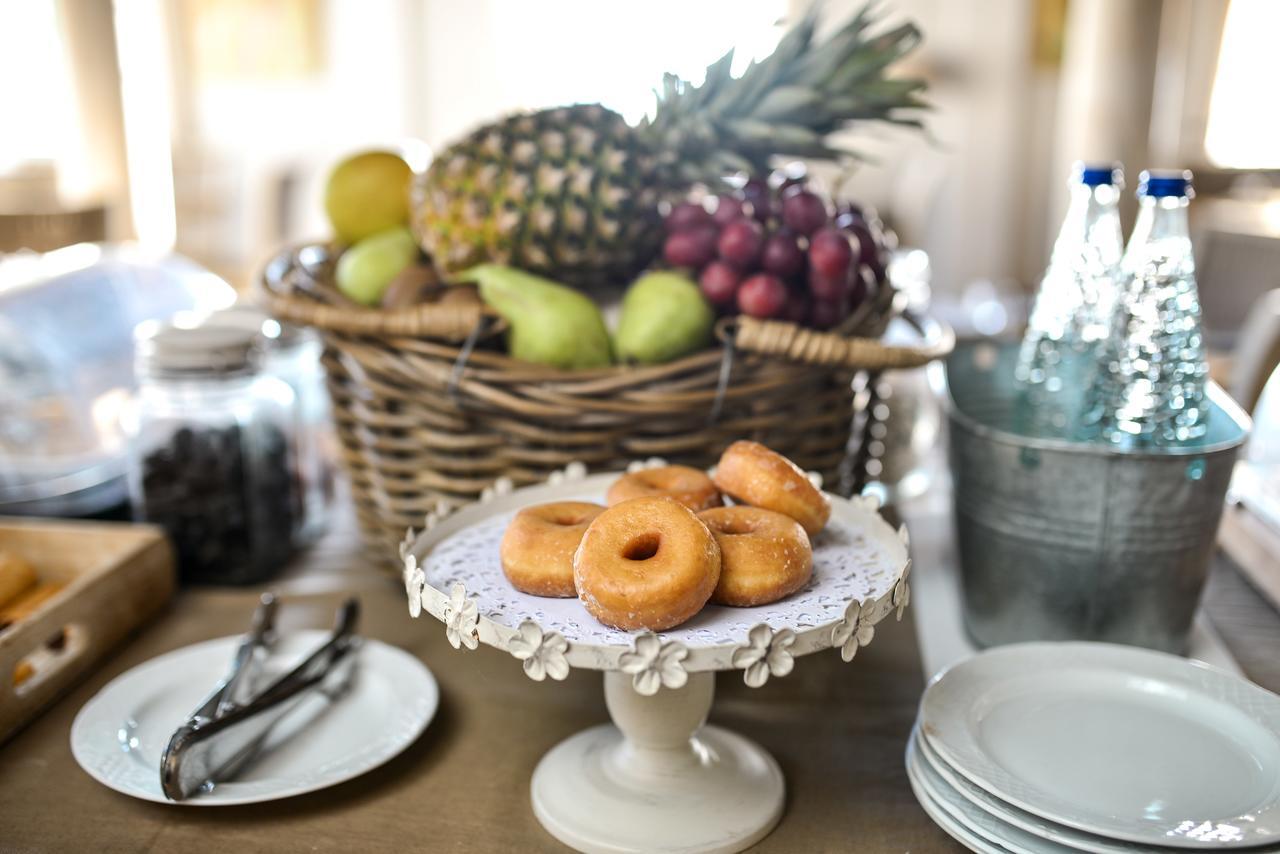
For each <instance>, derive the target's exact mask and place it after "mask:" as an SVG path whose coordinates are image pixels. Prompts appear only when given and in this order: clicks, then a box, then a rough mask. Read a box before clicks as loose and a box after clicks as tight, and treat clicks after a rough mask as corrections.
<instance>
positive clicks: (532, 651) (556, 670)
mask: <svg viewBox="0 0 1280 854" xmlns="http://www.w3.org/2000/svg"><path fill="white" fill-rule="evenodd" d="M568 649H569V642H568V641H566V640H565V639H564V636H562V635H561V634H560V633H559V632H543V631H542V627H541V626H539V625H538V624H537V623H535V622H534V621H533V620H525V621H524V622H523V623H521V624H520V628H519V629H517V630H516V634H515V635H513V636H512V638H511V640H510V641H508V642H507V650H508V651H509V652H510V653H511V654H512V655H514V656H515V657H516V658H518V659H520V660H521V661H523V662H524V672H525V675H526V676H528V677H529V678H530V679H532V680H534V681H535V682H541V681H542V680H543V679H545V678H546V677H548V676H550V677H551V678H552V679H554V680H556V681H557V682H559V681H561V680H563V679H564V678H565V677H567V676H568V675H569V662H568V661H567V660H566V659H565V656H564V654H565V652H566V651H567V650H568Z"/></svg>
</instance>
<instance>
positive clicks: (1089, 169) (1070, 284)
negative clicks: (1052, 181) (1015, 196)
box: [1014, 163, 1124, 437]
mask: <svg viewBox="0 0 1280 854" xmlns="http://www.w3.org/2000/svg"><path fill="white" fill-rule="evenodd" d="M1069 186H1070V189H1071V201H1070V205H1069V206H1068V208H1067V215H1066V217H1065V218H1064V220H1063V222H1062V227H1061V228H1060V229H1059V232H1058V237H1057V240H1056V241H1055V242H1054V245H1053V252H1052V255H1051V256H1050V260H1049V266H1048V268H1047V269H1046V270H1045V273H1044V277H1043V278H1042V279H1041V282H1040V288H1039V290H1038V292H1037V294H1036V298H1035V304H1034V307H1033V308H1032V311H1031V317H1030V320H1029V321H1028V324H1027V331H1026V333H1025V335H1024V336H1023V339H1022V347H1021V349H1020V350H1019V353H1018V362H1017V367H1016V368H1015V371H1014V376H1015V378H1016V380H1017V381H1018V386H1019V396H1018V402H1017V410H1016V422H1017V427H1018V429H1019V430H1020V431H1021V432H1024V433H1028V434H1031V435H1038V436H1050V437H1065V436H1070V435H1073V434H1075V433H1076V432H1078V430H1079V426H1080V423H1081V420H1082V418H1083V415H1084V404H1085V390H1086V389H1087V388H1088V386H1089V384H1090V382H1091V380H1092V376H1093V373H1094V370H1095V366H1096V364H1097V360H1098V356H1099V355H1100V349H1101V345H1102V343H1103V342H1104V341H1105V339H1106V338H1107V336H1108V335H1109V333H1110V331H1111V315H1112V311H1113V308H1114V305H1115V299H1116V292H1117V288H1118V286H1119V279H1120V273H1119V271H1120V260H1121V256H1122V254H1123V251H1124V237H1123V235H1122V234H1121V230H1120V213H1119V207H1118V203H1119V199H1120V190H1121V189H1122V188H1123V186H1124V179H1123V173H1122V171H1121V167H1120V165H1119V164H1115V163H1106V164H1085V163H1077V164H1076V165H1075V167H1074V169H1073V170H1072V175H1071V179H1070V182H1069Z"/></svg>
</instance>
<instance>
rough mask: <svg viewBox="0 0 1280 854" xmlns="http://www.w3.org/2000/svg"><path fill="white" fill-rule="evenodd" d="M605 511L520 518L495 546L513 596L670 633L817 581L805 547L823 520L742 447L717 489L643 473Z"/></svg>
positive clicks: (779, 465) (565, 509)
mask: <svg viewBox="0 0 1280 854" xmlns="http://www.w3.org/2000/svg"><path fill="white" fill-rule="evenodd" d="M724 496H728V497H729V498H731V499H733V502H734V503H733V504H732V505H731V506H725V503H724ZM605 501H606V503H607V504H608V507H607V508H605V507H601V506H600V505H598V504H589V503H584V502H578V501H561V502H555V503H551V504H539V505H537V506H534V507H526V508H524V509H523V510H521V511H520V512H519V513H517V514H516V516H515V518H514V519H512V521H511V524H510V526H508V528H507V531H506V533H505V534H504V535H503V538H502V546H501V559H502V569H503V572H504V573H506V576H507V578H508V579H509V580H510V581H511V583H512V584H513V585H514V586H515V588H516V589H517V590H520V591H522V592H524V593H529V594H532V595H534V596H560V597H572V596H577V597H578V598H579V599H580V600H581V601H582V604H583V606H584V607H585V608H586V609H587V611H588V612H590V614H591V615H592V616H593V617H595V618H596V619H597V620H599V621H600V622H601V623H604V624H605V625H607V626H611V627H613V628H616V629H623V630H626V631H635V630H638V629H648V630H650V631H663V630H665V629H670V628H674V627H675V626H678V625H680V624H681V623H683V622H685V621H686V620H688V619H689V618H691V617H692V616H694V615H695V614H697V613H698V612H699V611H701V610H702V607H703V606H704V605H706V604H707V602H714V603H716V604H718V605H731V606H737V607H753V606H756V605H765V604H768V603H770V602H776V601H777V600H779V599H781V598H783V597H785V596H788V595H790V594H791V593H794V592H795V591H796V590H798V589H800V588H801V587H803V586H804V585H805V583H806V582H808V580H809V577H810V575H811V574H812V573H813V547H812V546H811V545H810V542H809V538H810V537H812V536H816V535H817V533H818V532H819V531H821V530H822V529H823V527H825V526H826V524H827V519H828V518H829V517H830V516H831V503H830V502H829V501H828V500H827V497H826V496H825V495H823V494H822V492H821V491H819V490H818V489H817V488H816V487H814V486H813V484H811V483H810V482H809V479H808V478H807V477H806V476H805V474H804V472H802V471H801V470H800V469H799V467H797V466H796V464H795V463H793V462H791V461H790V460H788V459H787V458H786V457H784V456H782V455H781V454H778V453H776V452H774V451H771V450H769V449H768V448H766V447H765V446H764V445H761V444H759V443H758V442H748V441H739V442H734V443H733V444H732V445H730V446H729V447H728V449H726V450H725V452H724V455H723V456H721V457H720V463H719V465H718V466H717V467H716V470H715V476H714V478H712V477H709V476H708V475H707V474H706V473H704V472H701V471H698V470H697V469H693V468H689V467H688V466H664V467H662V468H655V469H644V470H641V471H637V472H633V473H631V474H626V475H623V476H622V477H620V478H619V479H618V480H617V481H615V482H614V484H613V485H612V486H611V487H609V491H608V493H607V495H606V496H605Z"/></svg>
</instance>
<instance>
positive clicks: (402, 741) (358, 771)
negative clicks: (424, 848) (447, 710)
mask: <svg viewBox="0 0 1280 854" xmlns="http://www.w3.org/2000/svg"><path fill="white" fill-rule="evenodd" d="M296 634H297V635H299V636H302V637H305V638H310V637H311V636H312V635H314V639H315V640H316V641H317V642H318V641H319V640H320V639H321V638H322V637H326V636H327V635H328V632H327V631H323V630H319V629H308V630H304V631H301V632H297V633H296ZM240 637H241V636H239V635H232V636H228V637H222V638H212V639H210V640H207V641H200V642H198V643H194V644H190V645H188V646H185V647H179V648H178V649H174V650H170V651H169V652H166V653H161V654H160V655H158V656H155V657H154V658H150V659H148V660H147V661H144V662H142V663H140V664H137V665H135V666H134V667H132V668H130V669H129V670H126V671H125V672H124V673H121V674H120V675H118V676H116V677H115V678H114V679H112V680H111V681H110V682H108V683H107V684H106V685H104V686H102V688H100V689H99V690H98V692H97V693H95V694H94V695H93V696H92V697H91V698H89V700H87V701H86V702H85V704H84V705H83V706H81V708H80V711H78V712H77V713H76V717H75V720H74V721H73V722H72V724H71V732H70V746H71V753H72V756H73V757H74V758H75V760H76V763H77V764H78V765H79V766H80V768H81V769H82V770H83V771H84V772H85V773H86V774H88V775H89V776H90V777H92V778H93V779H94V780H96V781H97V782H99V783H101V784H102V785H103V786H106V787H107V788H109V789H112V790H114V791H117V792H119V793H121V794H124V795H128V796H129V797H133V798H138V799H139V800H144V801H151V802H153V803H161V804H170V805H174V806H188V807H220V806H238V805H243V804H255V803H263V802H267V801H276V800H282V799H284V798H292V797H295V796H297V795H305V794H308V793H310V792H315V791H319V790H321V789H327V788H329V787H330V786H336V785H338V784H340V783H345V782H347V781H348V780H353V779H355V778H356V777H359V776H361V775H363V774H366V773H368V772H369V771H372V770H374V769H376V768H379V767H381V766H382V765H385V764H386V763H387V762H390V761H391V760H392V759H394V758H395V757H396V756H399V755H400V754H401V753H403V752H404V751H405V750H406V749H408V748H409V747H410V746H411V745H412V744H413V743H414V742H415V741H417V740H418V738H419V737H420V736H421V735H422V733H423V732H425V731H426V728H427V727H428V726H429V725H430V723H431V721H432V720H433V719H434V718H435V715H436V712H437V711H438V709H439V707H440V686H439V683H438V682H437V681H436V678H435V674H433V673H432V672H431V669H430V668H428V667H427V666H426V664H425V663H424V662H422V661H421V660H420V659H418V658H417V657H416V656H414V655H411V654H410V653H408V652H406V651H405V650H403V649H400V648H399V647H395V646H392V645H390V644H386V643H383V642H381V641H377V640H371V639H369V638H365V639H364V642H363V645H362V648H361V654H362V655H363V656H365V657H366V659H367V658H369V657H373V656H377V657H378V658H380V659H382V660H383V661H384V662H385V661H395V662H397V664H398V665H399V666H400V667H402V668H405V670H408V671H416V676H417V677H419V678H420V679H421V684H422V685H423V686H424V688H425V689H426V695H427V700H426V704H425V706H424V708H423V709H422V711H421V714H420V715H419V716H418V718H417V720H415V721H414V725H413V726H412V727H410V728H408V729H406V730H403V731H402V732H400V733H399V736H400V737H399V738H398V739H397V742H398V743H396V744H389V745H388V746H387V747H386V748H385V749H383V750H382V751H380V752H378V753H376V754H374V755H372V756H370V757H368V761H366V762H364V763H362V764H360V765H358V766H350V767H349V768H347V769H346V770H339V771H334V772H330V773H328V774H324V775H320V776H318V777H316V778H315V780H314V781H313V782H309V783H303V784H298V785H296V786H291V787H288V788H285V789H283V790H280V791H277V792H255V793H252V794H245V795H239V796H237V795H235V794H227V792H226V789H224V790H223V792H222V793H220V794H218V795H206V796H202V797H195V798H191V799H189V800H185V801H171V800H169V799H168V798H166V797H164V795H163V793H161V792H160V791H159V789H158V782H157V790H156V791H155V792H151V791H149V790H147V791H144V790H139V789H135V788H130V787H125V786H122V785H120V784H118V782H117V781H116V780H114V779H112V778H111V777H110V776H109V775H107V774H104V773H103V772H102V769H101V768H100V767H99V766H98V764H97V763H96V762H95V761H94V760H93V757H92V756H90V755H89V754H88V753H87V752H86V751H85V750H84V749H83V747H84V745H86V743H87V739H89V738H91V736H89V735H88V734H87V730H88V729H89V727H90V726H91V721H92V720H93V716H94V714H95V712H96V706H97V705H99V704H101V703H103V702H105V701H106V699H107V698H109V697H110V696H111V693H112V692H114V691H118V690H121V686H123V685H125V684H127V681H128V680H129V679H136V678H140V677H141V676H145V674H146V672H147V671H149V670H152V669H160V668H161V667H163V664H164V660H165V659H168V658H170V657H176V656H178V655H179V654H184V653H190V652H191V651H193V650H195V649H196V648H199V647H206V646H212V647H217V646H219V645H223V644H228V643H235V642H238V641H239V640H240ZM229 652H230V651H228V653H229ZM227 661H228V663H230V654H228V655H227ZM361 666H362V667H368V666H371V665H370V664H369V663H368V661H364V662H362V663H361ZM209 687H210V689H212V687H213V686H212V685H210V686H209ZM121 755H122V756H123V752H122V753H121ZM156 777H157V781H158V778H159V768H157V769H156Z"/></svg>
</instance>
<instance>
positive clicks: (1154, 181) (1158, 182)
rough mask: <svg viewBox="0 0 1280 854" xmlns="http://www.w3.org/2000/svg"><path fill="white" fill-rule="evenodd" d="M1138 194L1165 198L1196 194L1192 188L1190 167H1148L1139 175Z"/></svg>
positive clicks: (1188, 196) (1189, 196)
mask: <svg viewBox="0 0 1280 854" xmlns="http://www.w3.org/2000/svg"><path fill="white" fill-rule="evenodd" d="M1138 195H1139V196H1151V197H1153V198H1157V199H1159V198H1163V197H1165V196H1186V197H1187V198H1188V199H1189V198H1191V197H1192V196H1194V195H1195V191H1193V190H1192V189H1191V170H1190V169H1146V170H1143V172H1142V174H1141V175H1139V176H1138Z"/></svg>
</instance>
